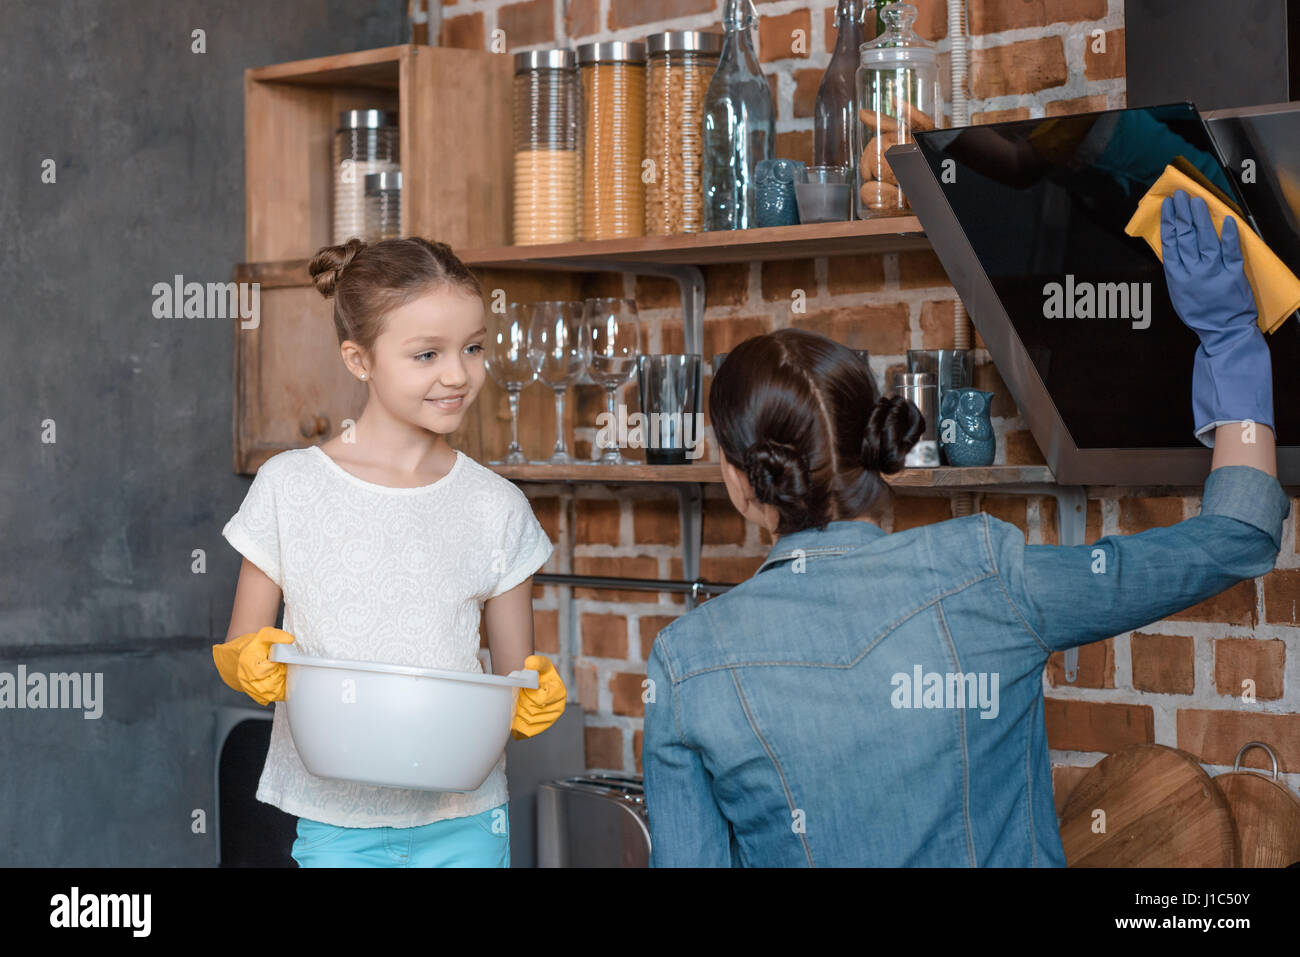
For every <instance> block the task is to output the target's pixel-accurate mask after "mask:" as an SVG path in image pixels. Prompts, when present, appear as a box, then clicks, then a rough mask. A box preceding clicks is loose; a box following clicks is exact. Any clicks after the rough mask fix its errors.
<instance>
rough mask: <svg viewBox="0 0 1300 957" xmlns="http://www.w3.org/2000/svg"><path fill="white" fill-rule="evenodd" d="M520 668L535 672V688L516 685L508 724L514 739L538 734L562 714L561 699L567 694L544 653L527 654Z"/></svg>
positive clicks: (562, 700) (562, 702)
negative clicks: (516, 688) (516, 696)
mask: <svg viewBox="0 0 1300 957" xmlns="http://www.w3.org/2000/svg"><path fill="white" fill-rule="evenodd" d="M524 669H525V670H531V671H536V672H537V688H536V689H533V688H520V689H519V700H518V702H517V703H516V704H515V719H514V721H512V722H511V724H510V736H511V737H513V738H514V739H515V740H516V741H520V740H522V739H524V738H531V737H532V736H533V735H536V734H541V733H542V732H543V731H545V730H546V729H547V728H549V727H550V726H551V725H553V724H555V722H556V719H558V718H559V717H560V715H562V714H564V702H565V699H566V698H567V694H566V692H565V690H564V682H563V681H561V680H560V676H559V674H558V673H557V672H556V670H555V665H553V664H551V659H550V658H547V657H546V656H545V655H529V656H528V657H527V658H525V659H524Z"/></svg>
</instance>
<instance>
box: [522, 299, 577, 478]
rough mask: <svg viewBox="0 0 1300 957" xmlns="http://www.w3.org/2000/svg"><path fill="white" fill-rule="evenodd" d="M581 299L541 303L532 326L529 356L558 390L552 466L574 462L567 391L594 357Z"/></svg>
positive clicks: (530, 324) (540, 377) (556, 393)
mask: <svg viewBox="0 0 1300 957" xmlns="http://www.w3.org/2000/svg"><path fill="white" fill-rule="evenodd" d="M583 308H584V307H583V303H581V302H539V303H537V304H536V305H535V306H533V318H532V321H531V322H530V323H529V326H528V357H529V359H530V360H531V361H532V365H533V369H534V371H536V373H537V377H538V378H539V379H541V380H542V381H543V382H545V383H546V384H547V385H549V386H550V387H551V388H552V389H554V390H555V452H554V453H553V454H552V455H551V457H550V458H549V459H547V460H546V461H547V463H548V464H550V465H572V464H573V456H572V455H570V454H569V449H568V446H567V445H565V442H564V393H565V390H566V389H568V388H569V386H571V385H572V384H573V383H574V382H576V381H578V378H579V377H580V376H581V375H582V370H583V369H585V368H586V367H587V363H588V362H589V361H590V359H591V345H590V336H588V335H587V334H586V333H585V331H584V327H583V322H582V313H583Z"/></svg>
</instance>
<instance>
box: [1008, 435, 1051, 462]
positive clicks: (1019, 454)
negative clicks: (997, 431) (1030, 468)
mask: <svg viewBox="0 0 1300 957" xmlns="http://www.w3.org/2000/svg"><path fill="white" fill-rule="evenodd" d="M1004 439H1005V441H1006V450H1007V456H1006V462H1005V464H1006V465H1046V464H1047V459H1045V458H1043V453H1042V450H1040V449H1039V448H1038V443H1037V442H1035V441H1034V435H1033V433H1032V432H1030V431H1029V430H1028V429H1016V430H1015V431H1012V432H1007V433H1006V435H1005V436H1004Z"/></svg>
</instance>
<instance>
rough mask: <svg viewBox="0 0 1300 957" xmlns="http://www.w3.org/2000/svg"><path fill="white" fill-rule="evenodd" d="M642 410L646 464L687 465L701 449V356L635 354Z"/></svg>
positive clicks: (702, 421)
mask: <svg viewBox="0 0 1300 957" xmlns="http://www.w3.org/2000/svg"><path fill="white" fill-rule="evenodd" d="M637 383H638V387H639V389H640V392H641V413H642V415H644V416H645V430H644V431H645V461H646V464H647V465H686V464H687V462H688V461H691V460H694V459H695V458H698V457H699V455H700V453H701V452H702V451H703V447H702V446H701V445H700V440H701V438H702V435H701V433H703V431H704V415H703V414H702V413H700V412H699V401H700V356H699V355H696V354H687V355H680V354H679V355H642V356H639V357H638V358H637Z"/></svg>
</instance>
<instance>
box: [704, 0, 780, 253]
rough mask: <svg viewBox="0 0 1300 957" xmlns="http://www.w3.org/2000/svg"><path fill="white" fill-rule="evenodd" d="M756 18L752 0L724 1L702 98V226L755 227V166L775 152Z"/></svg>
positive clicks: (772, 114)
mask: <svg viewBox="0 0 1300 957" xmlns="http://www.w3.org/2000/svg"><path fill="white" fill-rule="evenodd" d="M757 21H758V12H757V11H756V10H755V9H754V4H753V3H752V2H751V0H726V4H725V6H724V7H723V10H722V26H723V29H724V30H726V34H725V39H724V40H723V42H722V56H721V57H720V58H719V60H718V69H717V72H715V73H714V74H713V79H712V80H711V81H710V82H709V89H708V92H707V93H705V96H704V228H705V229H706V230H716V229H749V228H751V227H753V225H754V198H755V197H754V167H755V166H756V165H758V162H759V161H760V160H765V159H773V158H774V155H775V150H776V124H775V113H776V111H775V108H774V106H773V104H772V88H771V87H770V86H769V85H768V82H767V78H766V77H765V76H763V69H762V67H760V66H759V64H758V55H757V54H756V53H755V52H754V44H753V42H752V39H751V37H750V31H751V30H752V29H753V27H754V24H755V23H756V22H757Z"/></svg>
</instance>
